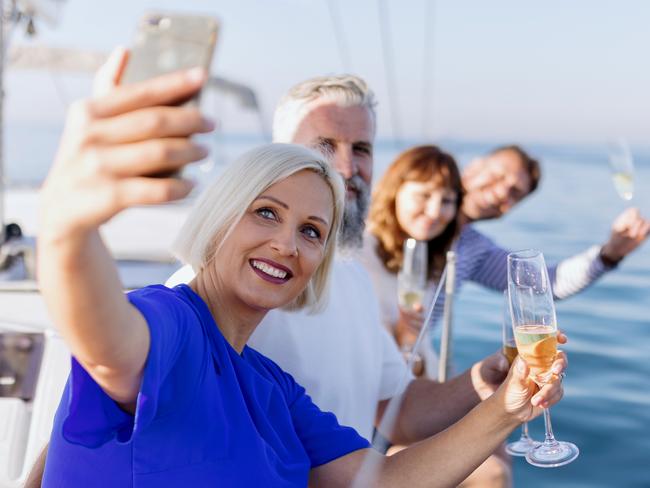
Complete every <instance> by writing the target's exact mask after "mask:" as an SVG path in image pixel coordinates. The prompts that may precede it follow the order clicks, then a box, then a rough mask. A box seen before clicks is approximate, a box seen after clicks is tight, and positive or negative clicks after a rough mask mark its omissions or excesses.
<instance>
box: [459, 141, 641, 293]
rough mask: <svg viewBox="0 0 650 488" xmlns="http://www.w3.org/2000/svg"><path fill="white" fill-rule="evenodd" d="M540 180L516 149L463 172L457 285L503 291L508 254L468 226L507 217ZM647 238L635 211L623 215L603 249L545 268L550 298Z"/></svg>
mask: <svg viewBox="0 0 650 488" xmlns="http://www.w3.org/2000/svg"><path fill="white" fill-rule="evenodd" d="M540 176H541V171H540V165H539V163H538V162H537V161H536V160H535V159H533V158H532V157H530V156H529V155H528V154H527V153H526V152H525V151H524V150H523V149H521V148H520V147H519V146H502V147H499V148H497V149H495V150H494V151H492V152H491V153H489V154H488V155H486V156H485V157H484V158H481V159H478V160H475V161H473V162H472V164H470V165H469V166H468V167H467V168H466V169H465V171H464V172H463V185H464V186H465V189H466V192H467V193H466V195H465V197H464V199H463V207H462V210H461V212H462V215H461V218H462V221H463V223H464V224H465V225H464V226H463V230H462V231H461V235H460V237H459V239H458V244H457V249H458V250H459V251H461V255H462V256H464V259H462V260H460V259H459V264H458V269H457V274H458V275H459V278H460V279H459V281H462V277H465V279H470V280H472V281H475V282H477V283H479V284H482V285H484V286H487V287H489V288H494V289H504V288H505V285H506V282H507V276H506V266H505V263H506V256H507V254H508V251H507V250H505V249H503V248H501V247H499V246H497V245H496V244H495V243H494V242H493V241H492V240H491V239H489V238H488V237H486V236H485V235H483V234H482V233H480V232H479V231H477V230H476V229H474V227H473V226H472V225H469V224H471V223H472V222H476V221H480V220H487V219H494V218H498V217H501V216H502V215H504V214H506V213H507V212H508V211H510V209H512V207H513V206H515V205H516V204H517V203H519V202H520V201H522V200H523V199H524V198H526V197H527V196H528V195H530V194H531V193H532V192H533V191H535V190H536V189H537V186H538V183H539V179H540ZM648 234H650V221H648V220H646V219H644V218H643V217H642V216H641V215H640V213H639V211H638V209H636V208H629V209H627V210H625V211H624V212H623V213H621V214H620V215H619V216H618V217H617V218H616V220H614V223H613V225H612V231H611V234H610V237H609V239H608V241H607V242H606V243H605V244H603V245H602V246H592V247H590V248H589V249H587V250H586V251H584V252H582V253H579V254H577V255H575V256H572V257H570V258H567V259H565V260H563V261H561V262H560V263H558V264H557V265H556V266H551V267H550V268H549V275H550V278H551V281H552V283H553V293H554V295H555V297H556V298H558V299H562V298H567V297H569V296H571V295H573V294H575V293H578V292H580V291H581V290H583V289H584V288H586V287H587V286H589V285H590V284H591V283H593V282H594V281H595V280H596V279H598V278H599V277H600V276H602V275H603V274H604V273H605V272H606V271H609V270H611V269H613V268H615V267H616V266H617V265H618V263H619V262H620V261H621V260H622V259H623V258H624V257H625V256H627V255H628V254H629V253H631V252H632V251H634V250H635V249H636V248H637V247H639V246H640V245H641V244H642V243H643V242H644V241H645V240H646V239H647V237H648Z"/></svg>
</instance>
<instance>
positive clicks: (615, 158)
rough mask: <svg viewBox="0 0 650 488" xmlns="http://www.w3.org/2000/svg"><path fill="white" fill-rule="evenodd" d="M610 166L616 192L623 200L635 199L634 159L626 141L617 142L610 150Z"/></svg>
mask: <svg viewBox="0 0 650 488" xmlns="http://www.w3.org/2000/svg"><path fill="white" fill-rule="evenodd" d="M609 165H610V167H611V169H612V181H613V182H614V187H615V188H616V192H617V193H618V195H619V196H620V197H621V198H622V199H623V200H632V198H633V197H634V158H633V157H632V152H631V151H630V147H629V146H628V144H627V142H625V140H624V139H621V140H619V141H617V143H616V144H614V145H612V146H611V148H610V150H609Z"/></svg>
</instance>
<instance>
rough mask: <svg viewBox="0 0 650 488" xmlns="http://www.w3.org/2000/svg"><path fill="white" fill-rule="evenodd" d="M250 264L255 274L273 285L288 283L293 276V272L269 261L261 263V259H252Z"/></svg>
mask: <svg viewBox="0 0 650 488" xmlns="http://www.w3.org/2000/svg"><path fill="white" fill-rule="evenodd" d="M249 263H250V265H251V267H252V268H253V271H255V273H257V274H258V275H259V276H260V277H261V278H262V279H264V280H266V281H270V282H271V283H286V282H287V281H289V280H290V279H291V277H292V276H293V274H292V273H291V271H289V270H288V269H286V268H285V267H284V266H279V265H272V264H271V263H269V262H267V261H261V260H259V259H251V260H250V261H249Z"/></svg>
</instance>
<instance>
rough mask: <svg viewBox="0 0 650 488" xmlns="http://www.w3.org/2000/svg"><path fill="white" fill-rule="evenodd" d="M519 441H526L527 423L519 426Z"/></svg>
mask: <svg viewBox="0 0 650 488" xmlns="http://www.w3.org/2000/svg"><path fill="white" fill-rule="evenodd" d="M521 439H522V440H526V439H528V422H524V423H523V424H521Z"/></svg>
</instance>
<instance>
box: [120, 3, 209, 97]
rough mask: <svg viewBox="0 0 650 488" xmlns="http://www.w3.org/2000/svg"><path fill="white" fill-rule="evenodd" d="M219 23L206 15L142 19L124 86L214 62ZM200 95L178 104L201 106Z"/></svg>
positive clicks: (156, 15)
mask: <svg viewBox="0 0 650 488" xmlns="http://www.w3.org/2000/svg"><path fill="white" fill-rule="evenodd" d="M218 30H219V22H218V21H217V20H216V19H215V18H213V17H210V16H205V15H201V16H199V15H184V14H177V13H161V12H148V13H146V14H144V16H143V17H142V18H141V19H140V23H139V25H138V28H137V33H136V37H135V41H134V43H133V46H132V48H131V53H130V55H129V59H128V62H127V65H126V67H125V70H124V73H123V75H122V79H121V80H120V82H121V83H123V84H127V83H135V82H138V81H144V80H146V79H149V78H154V77H156V76H160V75H163V74H166V73H171V72H172V71H178V70H182V69H189V68H194V67H196V66H201V67H203V68H204V69H205V70H206V71H207V72H208V73H209V72H210V63H211V61H212V54H213V52H214V46H215V44H216V42H217V33H218ZM199 96H200V93H197V94H196V95H195V96H194V97H192V98H191V99H190V100H179V101H178V102H179V103H178V104H179V105H182V104H194V105H198V102H199Z"/></svg>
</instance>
